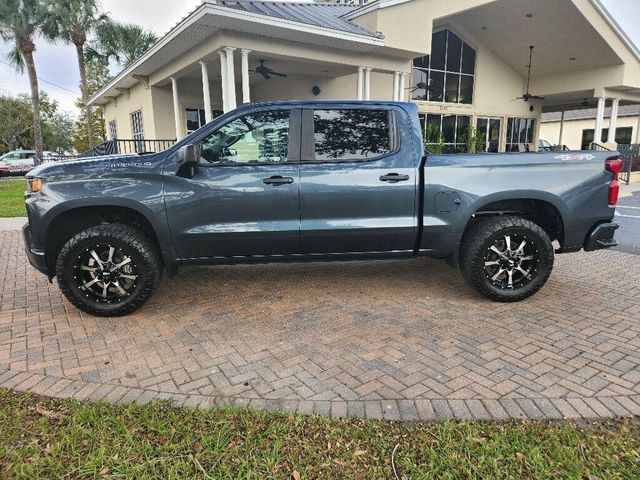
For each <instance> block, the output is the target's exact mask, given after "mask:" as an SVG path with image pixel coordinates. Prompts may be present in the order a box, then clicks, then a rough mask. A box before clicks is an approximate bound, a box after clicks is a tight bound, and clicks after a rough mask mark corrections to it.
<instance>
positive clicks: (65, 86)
mask: <svg viewBox="0 0 640 480" xmlns="http://www.w3.org/2000/svg"><path fill="white" fill-rule="evenodd" d="M601 1H602V2H603V4H604V5H605V6H606V7H607V9H608V10H609V11H610V12H611V14H612V15H613V17H614V18H615V19H616V20H617V22H618V23H619V24H620V26H621V27H622V29H623V30H625V32H627V35H629V37H631V38H632V40H633V41H634V42H635V43H636V45H638V46H639V47H640V28H638V25H640V0H601ZM200 3H201V0H181V1H177V2H176V1H175V0H103V1H102V7H103V10H104V11H106V12H108V14H109V15H110V17H111V18H113V19H115V20H119V21H126V22H132V23H138V24H140V25H142V26H144V27H146V28H148V29H150V30H152V31H154V32H155V33H156V34H158V35H159V36H162V35H163V34H165V33H166V32H168V31H169V30H170V29H171V27H173V26H174V25H175V24H176V23H178V21H179V20H180V19H182V18H183V17H184V16H186V15H187V14H188V13H189V12H191V11H192V10H193V9H194V8H196V6H198V5H199V4H200ZM10 48H11V47H10V45H8V44H6V43H0V93H10V94H19V93H28V92H29V80H28V78H27V75H26V73H25V74H18V73H16V72H15V71H14V70H13V68H12V67H9V66H8V65H6V64H5V63H2V62H5V61H6V54H7V52H8V51H9V50H10ZM36 48H37V50H36V53H35V61H36V68H37V70H38V77H39V78H40V88H41V89H42V90H45V91H47V93H49V95H50V96H51V97H52V98H54V99H55V100H57V101H58V103H59V104H60V107H61V110H63V111H66V112H69V113H71V114H72V115H73V116H76V109H75V106H74V103H75V101H76V99H77V97H78V96H79V95H80V88H79V86H78V83H79V78H80V77H79V74H78V64H77V59H76V54H75V50H74V48H73V47H72V46H69V45H64V44H57V45H51V44H49V43H47V42H45V41H44V40H41V39H37V42H36Z"/></svg>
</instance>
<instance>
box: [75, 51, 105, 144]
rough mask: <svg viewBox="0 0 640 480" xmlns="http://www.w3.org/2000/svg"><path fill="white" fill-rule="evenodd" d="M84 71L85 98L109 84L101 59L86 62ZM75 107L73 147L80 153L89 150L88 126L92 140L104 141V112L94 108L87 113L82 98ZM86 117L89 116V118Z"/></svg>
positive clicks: (103, 62)
mask: <svg viewBox="0 0 640 480" xmlns="http://www.w3.org/2000/svg"><path fill="white" fill-rule="evenodd" d="M86 69H87V96H88V97H91V96H92V95H94V94H95V93H96V92H97V91H98V90H100V89H101V88H102V87H104V86H105V85H106V84H107V83H108V82H109V80H110V79H111V76H110V75H109V67H108V65H107V62H106V60H105V59H103V58H99V57H98V58H94V59H89V60H87V64H86ZM76 106H77V107H78V108H79V109H80V117H79V118H78V121H77V122H76V124H75V129H74V133H73V145H74V148H75V150H76V151H77V152H79V153H82V152H86V151H87V150H89V149H90V148H91V146H90V143H89V132H88V128H87V126H88V125H89V124H90V125H91V126H92V127H93V138H94V140H95V141H96V143H101V142H104V141H106V139H107V138H106V131H105V123H104V112H103V110H102V109H101V108H95V109H91V110H90V111H88V110H87V109H86V108H84V106H85V103H84V97H83V98H79V99H78V101H77V102H76ZM88 115H90V117H89V116H88ZM89 118H91V122H89V121H88V119H89Z"/></svg>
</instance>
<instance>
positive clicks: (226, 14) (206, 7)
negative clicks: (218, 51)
mask: <svg viewBox="0 0 640 480" xmlns="http://www.w3.org/2000/svg"><path fill="white" fill-rule="evenodd" d="M207 14H211V15H218V16H220V17H222V18H234V19H240V20H247V21H249V22H254V23H261V24H263V25H272V26H274V27H280V28H285V29H287V30H292V31H297V32H303V33H305V32H306V33H310V34H315V35H320V36H326V37H328V38H332V39H339V40H344V41H348V42H354V43H360V44H365V45H371V46H374V47H375V46H379V47H383V46H384V38H383V37H382V36H378V35H376V36H374V35H361V34H357V33H352V32H345V31H341V30H336V29H332V28H327V27H321V26H317V25H309V24H305V23H302V22H294V21H291V20H286V19H281V18H275V17H270V16H268V15H261V14H256V13H251V12H243V11H239V10H236V9H232V8H227V7H224V6H221V5H217V4H216V3H215V2H203V3H202V4H201V5H200V6H199V7H198V8H196V9H195V10H194V11H193V12H192V13H191V14H189V15H188V16H187V17H185V18H184V19H183V20H182V21H181V22H180V23H178V24H177V25H176V26H175V27H173V28H172V29H171V30H170V31H169V32H168V33H167V34H166V35H165V36H164V37H162V38H161V39H160V40H159V41H158V42H157V43H156V44H155V45H153V46H152V47H151V48H150V49H149V50H148V51H147V52H146V53H145V54H144V55H142V56H141V57H140V58H139V59H138V60H136V61H135V62H133V63H132V64H131V65H130V66H129V67H127V68H125V69H124V70H122V71H121V72H120V73H119V74H118V75H116V76H115V77H114V78H113V80H111V81H110V82H109V83H108V84H107V85H105V86H104V87H102V88H101V89H100V90H99V91H98V92H96V93H95V94H94V95H93V96H92V97H91V98H89V100H88V102H87V103H88V105H96V103H97V101H98V100H100V99H101V98H102V97H104V95H105V94H106V93H107V92H108V91H109V90H111V89H112V88H114V87H116V86H117V85H118V83H119V82H121V81H122V80H124V79H126V78H127V77H129V76H131V75H133V74H134V73H135V70H136V69H137V68H138V67H140V66H141V65H142V64H144V62H145V61H147V60H148V59H150V58H151V57H152V56H153V55H155V54H156V53H157V52H158V51H159V50H161V49H162V48H163V47H165V46H166V45H167V44H168V43H169V42H170V41H171V40H172V39H173V38H175V37H176V36H177V35H179V34H180V33H182V32H183V31H184V30H186V29H187V28H189V27H190V26H191V25H193V24H194V23H195V22H196V21H197V20H198V19H200V18H201V17H203V16H205V15H207ZM223 28H224V27H223Z"/></svg>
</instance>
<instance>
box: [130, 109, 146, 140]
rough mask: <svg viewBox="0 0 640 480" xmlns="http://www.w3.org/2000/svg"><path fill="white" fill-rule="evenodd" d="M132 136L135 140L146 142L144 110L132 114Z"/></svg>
mask: <svg viewBox="0 0 640 480" xmlns="http://www.w3.org/2000/svg"><path fill="white" fill-rule="evenodd" d="M131 136H132V137H133V139H134V140H144V126H143V125H142V110H137V111H135V112H133V113H132V114H131Z"/></svg>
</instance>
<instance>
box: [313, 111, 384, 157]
mask: <svg viewBox="0 0 640 480" xmlns="http://www.w3.org/2000/svg"><path fill="white" fill-rule="evenodd" d="M313 126H314V143H315V160H316V161H318V160H319V161H323V160H325V161H353V160H372V159H374V158H377V157H380V156H382V155H386V154H388V153H391V152H392V151H393V150H395V144H396V129H395V120H394V115H393V112H392V111H390V110H365V109H340V110H337V109H336V110H314V112H313Z"/></svg>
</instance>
